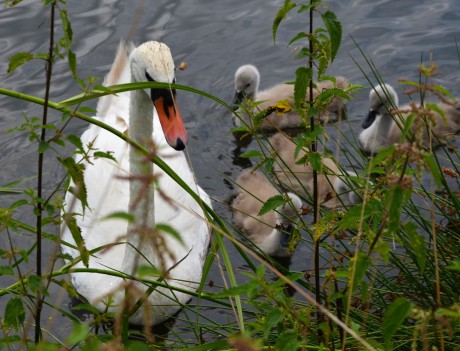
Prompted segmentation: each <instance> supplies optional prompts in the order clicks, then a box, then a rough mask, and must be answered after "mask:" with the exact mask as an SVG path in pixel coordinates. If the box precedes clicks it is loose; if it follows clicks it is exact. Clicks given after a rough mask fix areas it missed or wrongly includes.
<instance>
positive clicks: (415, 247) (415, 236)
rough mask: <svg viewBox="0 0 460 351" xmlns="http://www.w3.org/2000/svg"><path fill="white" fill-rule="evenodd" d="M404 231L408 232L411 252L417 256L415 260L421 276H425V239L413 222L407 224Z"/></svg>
mask: <svg viewBox="0 0 460 351" xmlns="http://www.w3.org/2000/svg"><path fill="white" fill-rule="evenodd" d="M404 229H405V230H406V234H407V238H408V239H409V242H410V246H411V249H412V250H411V251H412V252H413V253H414V254H415V260H416V262H417V265H418V268H419V269H420V274H422V275H423V272H424V271H425V263H426V245H425V237H424V236H423V235H421V234H419V233H417V225H416V224H415V223H413V222H407V223H406V224H405V225H404Z"/></svg>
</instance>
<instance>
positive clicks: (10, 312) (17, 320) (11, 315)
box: [3, 297, 26, 331]
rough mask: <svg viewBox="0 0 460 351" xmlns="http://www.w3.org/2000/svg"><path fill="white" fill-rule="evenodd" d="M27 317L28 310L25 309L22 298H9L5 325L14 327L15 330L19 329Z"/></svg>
mask: <svg viewBox="0 0 460 351" xmlns="http://www.w3.org/2000/svg"><path fill="white" fill-rule="evenodd" d="M25 319H26V311H25V310H24V305H23V304H22V300H21V299H20V298H19V297H14V298H12V299H11V300H9V301H8V303H7V304H6V307H5V316H4V319H3V323H4V324H5V327H6V328H11V327H13V328H14V330H16V331H18V329H19V327H20V326H21V325H22V323H24V321H25Z"/></svg>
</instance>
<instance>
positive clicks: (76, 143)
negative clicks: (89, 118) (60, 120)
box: [67, 134, 84, 152]
mask: <svg viewBox="0 0 460 351" xmlns="http://www.w3.org/2000/svg"><path fill="white" fill-rule="evenodd" d="M67 140H68V141H70V142H71V143H72V144H73V145H74V146H75V147H76V148H77V149H78V150H79V151H81V152H84V148H83V143H82V142H81V139H80V138H79V137H77V136H76V135H73V134H70V135H68V136H67Z"/></svg>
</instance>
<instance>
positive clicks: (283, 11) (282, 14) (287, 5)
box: [272, 0, 297, 43]
mask: <svg viewBox="0 0 460 351" xmlns="http://www.w3.org/2000/svg"><path fill="white" fill-rule="evenodd" d="M296 6H297V4H296V3H293V2H291V0H285V1H284V4H283V6H281V8H280V9H279V11H278V13H277V14H276V16H275V19H274V20H273V27H272V34H273V42H274V43H276V32H277V30H278V27H279V25H280V23H281V21H282V20H283V19H285V18H286V15H287V14H288V13H289V11H291V10H292V9H293V8H294V7H296Z"/></svg>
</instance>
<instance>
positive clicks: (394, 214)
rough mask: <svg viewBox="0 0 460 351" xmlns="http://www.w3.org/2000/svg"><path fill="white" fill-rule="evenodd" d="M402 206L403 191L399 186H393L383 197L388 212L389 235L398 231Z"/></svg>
mask: <svg viewBox="0 0 460 351" xmlns="http://www.w3.org/2000/svg"><path fill="white" fill-rule="evenodd" d="M403 204H404V190H403V189H402V188H401V187H400V186H399V185H396V186H393V187H392V188H391V189H389V190H388V192H387V194H386V197H385V207H386V208H387V211H388V217H389V220H388V230H389V231H390V233H396V232H398V231H399V224H400V221H401V211H402V209H403Z"/></svg>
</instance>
